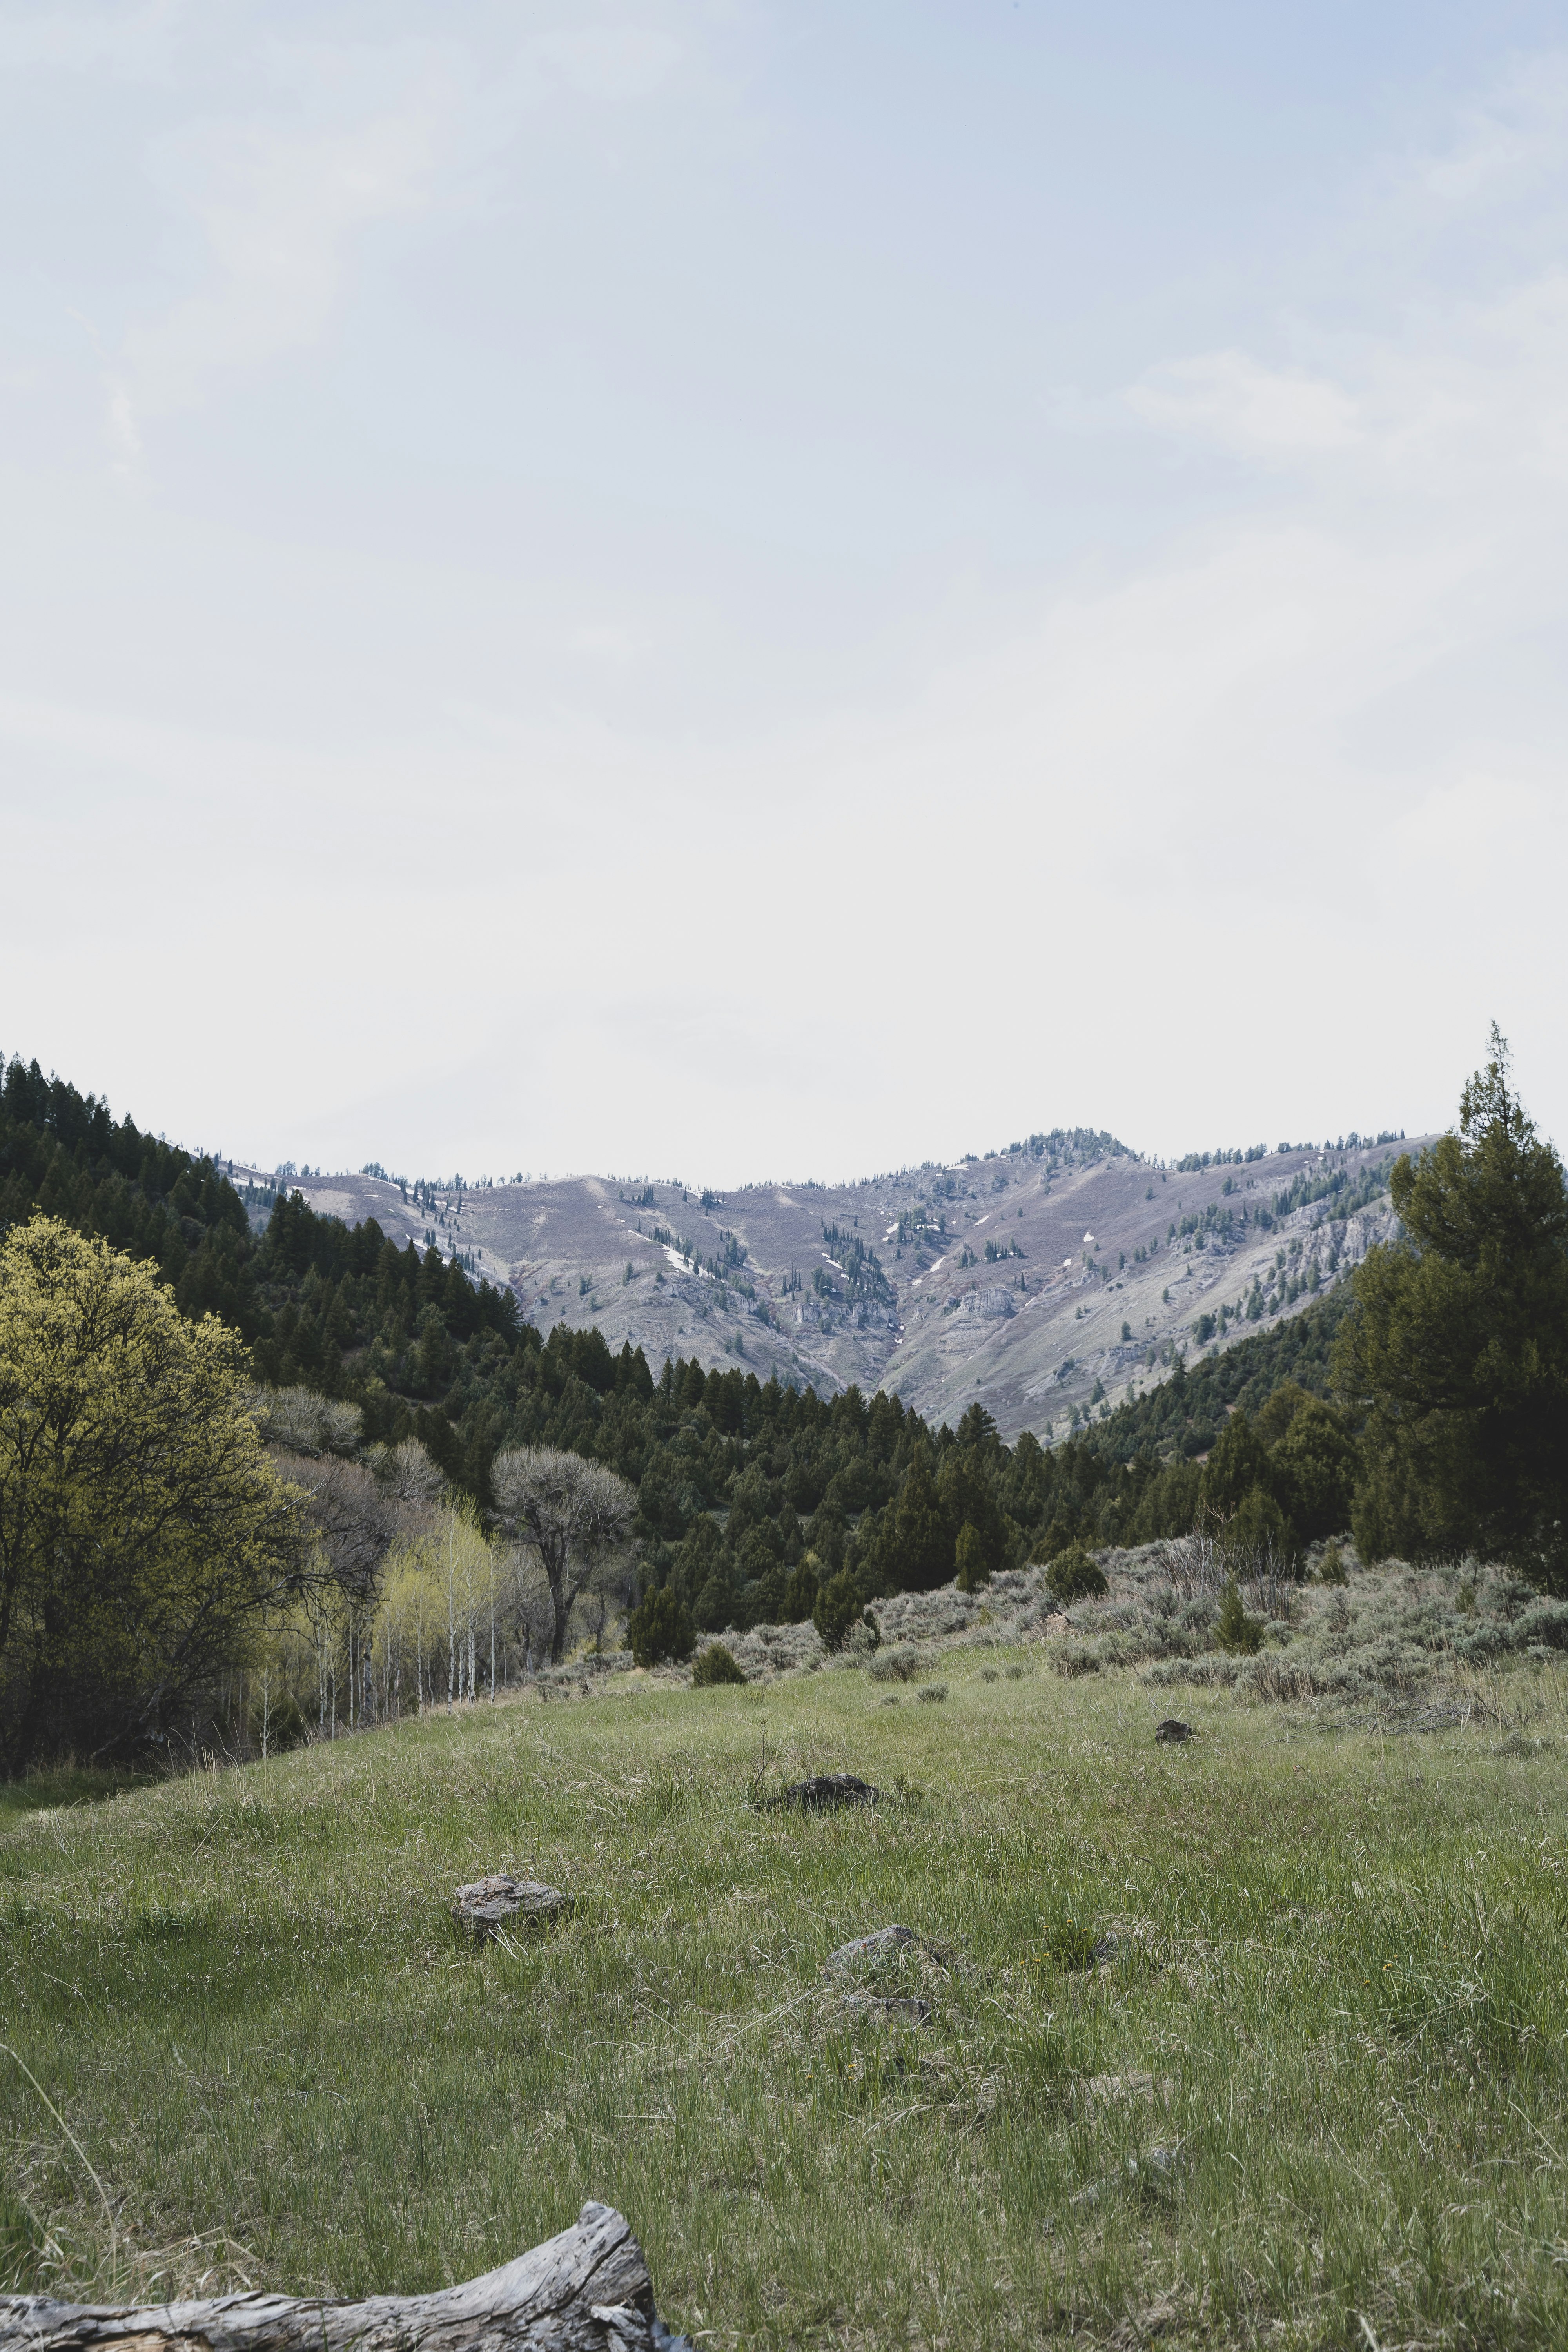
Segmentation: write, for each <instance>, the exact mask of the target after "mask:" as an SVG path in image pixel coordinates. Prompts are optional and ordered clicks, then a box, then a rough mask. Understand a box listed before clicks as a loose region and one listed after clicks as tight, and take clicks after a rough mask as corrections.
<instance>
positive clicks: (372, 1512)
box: [273, 1454, 403, 1601]
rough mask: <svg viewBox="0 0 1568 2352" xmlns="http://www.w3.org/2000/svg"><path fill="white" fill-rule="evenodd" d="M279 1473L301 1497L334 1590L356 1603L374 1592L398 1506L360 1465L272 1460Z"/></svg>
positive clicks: (284, 1457) (290, 1457)
mask: <svg viewBox="0 0 1568 2352" xmlns="http://www.w3.org/2000/svg"><path fill="white" fill-rule="evenodd" d="M273 1458H274V1460H275V1461H276V1462H277V1464H278V1467H279V1470H280V1471H281V1472H282V1474H283V1475H284V1476H285V1477H286V1478H287V1479H288V1480H289V1483H290V1485H291V1486H295V1487H298V1488H300V1489H302V1490H303V1493H304V1495H305V1497H306V1517H307V1524H308V1526H309V1527H310V1530H311V1532H312V1533H313V1534H314V1535H315V1536H316V1537H317V1538H319V1540H320V1542H321V1550H322V1552H323V1553H324V1555H325V1558H326V1563H327V1569H328V1573H329V1574H330V1575H331V1580H332V1581H333V1583H334V1584H337V1585H339V1586H341V1587H342V1591H344V1592H346V1593H349V1594H350V1595H351V1596H352V1597H353V1599H355V1600H356V1601H363V1600H365V1599H367V1598H368V1597H369V1595H370V1594H371V1593H372V1592H374V1590H375V1588H376V1585H377V1582H378V1580H379V1579H380V1575H381V1564H382V1562H383V1560H384V1559H385V1558H386V1555H387V1551H388V1549H389V1548H390V1546H391V1543H392V1539H393V1538H394V1536H395V1535H396V1534H397V1533H398V1531H399V1524H400V1520H401V1517H402V1516H403V1514H402V1510H401V1508H400V1506H399V1504H398V1501H397V1499H396V1497H395V1496H392V1495H389V1494H388V1493H386V1491H385V1490H384V1488H383V1487H382V1486H378V1485H377V1483H376V1481H375V1479H374V1478H373V1477H372V1475H371V1474H370V1472H369V1471H368V1470H367V1469H366V1468H365V1467H364V1465H363V1463H360V1462H343V1461H340V1460H339V1459H338V1457H337V1456H336V1455H335V1454H323V1455H322V1456H321V1458H320V1460H318V1461H314V1462H311V1461H309V1460H306V1459H305V1458H303V1457H302V1456H300V1455H298V1454H275V1455H274V1457H273Z"/></svg>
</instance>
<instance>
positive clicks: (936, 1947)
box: [822, 1919, 952, 1969]
mask: <svg viewBox="0 0 1568 2352" xmlns="http://www.w3.org/2000/svg"><path fill="white" fill-rule="evenodd" d="M911 1944H912V1945H914V1946H915V1947H916V1948H918V1949H919V1950H921V1951H922V1952H923V1953H924V1954H925V1956H926V1958H927V1959H928V1960H934V1961H935V1962H936V1963H937V1966H938V1967H939V1968H943V1969H945V1968H950V1967H951V1966H952V1953H951V1952H946V1951H944V1950H943V1949H942V1946H941V1945H940V1944H933V1943H932V1942H931V1938H930V1937H929V1936H917V1935H916V1933H915V1931H914V1929H913V1928H912V1927H904V1926H903V1925H902V1924H901V1923H900V1921H898V1920H897V1919H895V1920H894V1922H893V1924H892V1926H891V1927H878V1928H875V1929H873V1931H872V1933H871V1934H870V1935H869V1936H857V1937H855V1939H854V1941H853V1942H852V1943H848V1944H840V1945H839V1947H838V1949H837V1951H836V1952H829V1953H828V1955H827V1958H826V1959H825V1960H824V1962H823V1963H822V1965H823V1967H824V1968H825V1969H854V1968H860V1967H862V1966H863V1965H864V1964H865V1963H866V1962H867V1961H868V1960H885V1959H890V1958H891V1957H892V1955H893V1954H894V1953H895V1952H899V1951H902V1950H904V1949H905V1948H907V1947H908V1946H910V1945H911Z"/></svg>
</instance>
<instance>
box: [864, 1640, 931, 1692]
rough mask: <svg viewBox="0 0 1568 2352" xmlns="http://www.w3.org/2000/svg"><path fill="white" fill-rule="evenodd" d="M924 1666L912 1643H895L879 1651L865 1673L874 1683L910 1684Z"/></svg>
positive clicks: (923, 1661)
mask: <svg viewBox="0 0 1568 2352" xmlns="http://www.w3.org/2000/svg"><path fill="white" fill-rule="evenodd" d="M924 1664H925V1660H924V1658H923V1657H922V1656H921V1653H920V1652H919V1651H918V1650H917V1649H916V1648H915V1646H914V1643H912V1642H895V1643H893V1644H892V1646H891V1648H890V1649H886V1650H879V1651H878V1653H877V1654H876V1656H875V1657H874V1658H873V1659H872V1660H871V1663H870V1664H869V1665H868V1667H867V1669H866V1671H867V1673H868V1675H870V1677H871V1680H872V1681H873V1682H874V1683H912V1682H913V1680H914V1678H915V1676H916V1675H918V1674H919V1672H920V1670H921V1666H923V1665H924Z"/></svg>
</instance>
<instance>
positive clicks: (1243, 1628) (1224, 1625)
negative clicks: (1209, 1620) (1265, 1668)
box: [1214, 1576, 1263, 1658]
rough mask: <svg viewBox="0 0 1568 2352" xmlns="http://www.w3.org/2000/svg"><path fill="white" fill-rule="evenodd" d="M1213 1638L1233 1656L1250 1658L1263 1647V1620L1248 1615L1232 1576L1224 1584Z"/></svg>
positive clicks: (1239, 1590)
mask: <svg viewBox="0 0 1568 2352" xmlns="http://www.w3.org/2000/svg"><path fill="white" fill-rule="evenodd" d="M1214 1633H1215V1641H1216V1642H1217V1643H1219V1646H1220V1648H1221V1649H1222V1650H1226V1651H1228V1652H1229V1654H1230V1655H1231V1656H1232V1657H1233V1658H1250V1657H1254V1656H1256V1654H1257V1653H1258V1651H1259V1650H1260V1649H1261V1648H1262V1647H1263V1620H1262V1618H1261V1617H1249V1616H1248V1615H1247V1612H1246V1610H1245V1609H1244V1608H1243V1607H1242V1605H1241V1588H1240V1587H1239V1585H1238V1584H1237V1580H1236V1579H1235V1577H1234V1576H1233V1577H1232V1578H1231V1580H1230V1582H1229V1583H1228V1584H1227V1585H1226V1588H1225V1592H1224V1596H1223V1598H1222V1599H1221V1601H1220V1604H1219V1615H1218V1616H1217V1617H1216V1618H1215V1629H1214Z"/></svg>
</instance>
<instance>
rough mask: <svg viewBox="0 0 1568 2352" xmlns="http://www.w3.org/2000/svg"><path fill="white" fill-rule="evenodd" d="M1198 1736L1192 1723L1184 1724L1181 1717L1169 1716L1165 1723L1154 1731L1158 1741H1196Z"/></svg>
mask: <svg viewBox="0 0 1568 2352" xmlns="http://www.w3.org/2000/svg"><path fill="white" fill-rule="evenodd" d="M1197 1736H1198V1735H1197V1733H1196V1732H1195V1731H1194V1729H1193V1727H1192V1725H1191V1724H1190V1723H1184V1722H1183V1721H1182V1720H1181V1718H1180V1717H1179V1716H1174V1715H1168V1716H1167V1717H1165V1720H1164V1722H1163V1723H1162V1724H1159V1725H1157V1726H1156V1727H1155V1731H1154V1737H1155V1738H1156V1739H1165V1740H1171V1741H1175V1740H1178V1739H1195V1738H1197Z"/></svg>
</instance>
